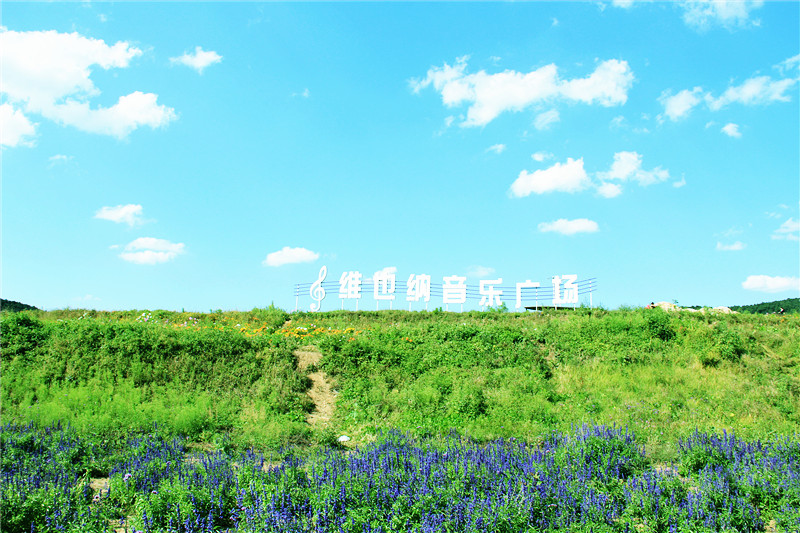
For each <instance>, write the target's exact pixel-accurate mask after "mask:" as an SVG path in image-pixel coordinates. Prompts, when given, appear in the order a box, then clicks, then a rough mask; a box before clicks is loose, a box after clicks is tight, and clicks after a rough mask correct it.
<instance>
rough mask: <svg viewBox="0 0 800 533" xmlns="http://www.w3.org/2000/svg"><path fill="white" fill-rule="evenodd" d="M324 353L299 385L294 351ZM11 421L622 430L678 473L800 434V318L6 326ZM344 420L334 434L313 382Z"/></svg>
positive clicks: (251, 434) (112, 319)
mask: <svg viewBox="0 0 800 533" xmlns="http://www.w3.org/2000/svg"><path fill="white" fill-rule="evenodd" d="M303 346H314V347H316V348H318V349H319V351H321V353H322V358H321V360H320V361H319V363H317V364H316V365H312V367H310V368H307V369H305V370H300V368H299V366H298V359H297V356H296V354H295V352H296V350H297V349H298V348H300V347H303ZM2 352H3V360H2V373H3V380H2V404H3V411H4V413H3V416H4V421H8V422H11V421H15V422H19V423H27V422H34V423H36V424H39V425H47V424H51V423H54V422H68V423H69V424H71V425H72V426H73V427H75V428H77V429H78V430H80V431H90V432H94V433H101V434H108V435H119V434H123V433H128V432H130V431H136V430H147V429H148V428H150V427H152V424H153V423H154V422H156V423H158V426H159V427H160V428H161V430H162V431H166V432H168V433H175V434H181V435H184V436H187V437H188V438H190V439H192V440H195V441H213V440H215V439H218V438H221V436H223V435H225V436H226V438H228V439H230V442H232V443H234V444H235V445H236V446H251V445H254V446H257V447H262V448H263V447H273V446H281V445H285V444H290V443H300V444H303V443H305V444H314V443H325V442H332V440H333V439H335V438H336V437H337V436H338V435H342V434H346V435H348V436H350V437H351V438H352V439H353V442H354V443H358V442H365V441H369V440H371V439H372V438H374V435H376V434H377V433H378V432H380V431H383V430H389V429H400V430H405V431H409V432H411V433H412V434H437V433H446V432H448V431H449V430H451V429H455V430H456V431H457V432H459V433H460V434H464V435H469V436H471V437H474V438H477V439H479V440H488V439H493V438H497V437H515V438H518V439H525V440H536V439H538V438H540V437H541V436H542V435H545V434H548V432H551V431H553V430H560V431H569V430H570V429H571V428H573V427H575V426H580V425H582V424H584V423H602V424H615V425H617V426H627V427H629V428H631V429H632V430H633V431H635V432H636V434H637V436H638V438H639V439H641V440H642V442H643V443H645V444H646V445H647V449H648V453H650V454H653V456H656V457H662V458H664V459H668V458H669V457H671V456H672V455H673V454H674V453H675V450H674V443H675V442H677V439H678V438H680V437H685V436H687V435H689V434H691V433H692V432H693V431H695V430H696V429H699V430H701V431H716V430H720V429H729V430H735V431H736V433H737V435H741V436H742V437H745V438H750V437H759V436H764V435H774V434H776V433H777V434H792V433H794V432H797V430H798V428H800V364H798V363H800V316H799V315H797V314H793V315H785V316H777V315H766V316H764V315H750V314H734V315H723V314H715V313H707V314H698V313H689V312H681V313H673V314H669V313H666V312H664V311H661V310H659V309H656V310H645V309H633V310H621V311H604V310H594V311H590V310H588V309H578V310H575V311H574V312H567V313H557V314H556V313H552V314H548V313H543V314H533V313H530V314H514V313H499V312H484V313H480V312H471V313H446V312H412V313H409V312H402V311H383V312H356V313H353V312H330V313H318V314H304V313H295V314H288V313H284V312H283V311H280V310H277V309H269V310H254V311H252V312H250V313H213V314H196V313H173V312H166V311H153V312H149V311H145V312H141V311H130V312H114V313H109V312H95V311H53V312H45V313H43V312H39V313H36V314H31V313H26V312H23V313H17V314H13V315H4V316H3V318H2ZM314 371H322V372H324V374H325V376H326V378H327V380H328V383H330V384H331V387H332V390H333V393H332V394H333V395H334V400H332V402H335V405H332V406H331V410H332V413H333V414H332V417H331V419H330V421H328V422H327V423H326V424H324V425H311V424H309V423H307V418H308V416H309V415H310V414H311V413H312V411H314V409H315V405H314V403H313V401H312V400H311V399H310V398H309V396H308V395H307V394H306V392H307V391H308V389H309V388H310V387H311V384H312V383H311V380H310V379H309V377H308V376H309V375H310V374H311V373H312V372H314Z"/></svg>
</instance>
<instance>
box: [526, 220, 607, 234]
mask: <svg viewBox="0 0 800 533" xmlns="http://www.w3.org/2000/svg"><path fill="white" fill-rule="evenodd" d="M599 229H600V228H599V227H598V226H597V222H595V221H594V220H589V219H587V218H577V219H575V220H567V219H566V218H560V219H558V220H555V221H553V222H542V223H541V224H539V231H541V232H542V233H546V232H555V233H560V234H562V235H575V234H576V233H595V232H596V231H598V230H599Z"/></svg>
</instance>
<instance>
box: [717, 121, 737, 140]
mask: <svg viewBox="0 0 800 533" xmlns="http://www.w3.org/2000/svg"><path fill="white" fill-rule="evenodd" d="M720 131H722V133H724V134H725V135H727V136H728V137H735V138H737V139H740V138H741V137H742V132H740V131H739V125H738V124H734V123H733V122H730V123H728V124H725V125H724V126H722V130H720Z"/></svg>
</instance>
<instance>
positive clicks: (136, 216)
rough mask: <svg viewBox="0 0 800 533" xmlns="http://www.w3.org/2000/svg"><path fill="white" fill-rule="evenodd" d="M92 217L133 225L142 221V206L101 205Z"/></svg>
mask: <svg viewBox="0 0 800 533" xmlns="http://www.w3.org/2000/svg"><path fill="white" fill-rule="evenodd" d="M94 218H99V219H102V220H110V221H111V222H117V223H124V224H127V225H129V226H135V225H137V224H141V223H143V222H144V220H143V219H142V206H141V205H138V204H127V205H118V206H115V207H101V208H100V209H99V210H98V211H97V213H95V215H94Z"/></svg>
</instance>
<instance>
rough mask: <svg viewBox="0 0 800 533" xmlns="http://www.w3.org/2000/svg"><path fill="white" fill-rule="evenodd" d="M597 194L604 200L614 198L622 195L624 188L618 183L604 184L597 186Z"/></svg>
mask: <svg viewBox="0 0 800 533" xmlns="http://www.w3.org/2000/svg"><path fill="white" fill-rule="evenodd" d="M597 193H598V194H599V195H600V196H602V197H603V198H614V197H615V196H619V195H620V194H622V187H620V186H619V185H617V184H616V183H608V182H602V183H601V184H600V185H598V186H597Z"/></svg>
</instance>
